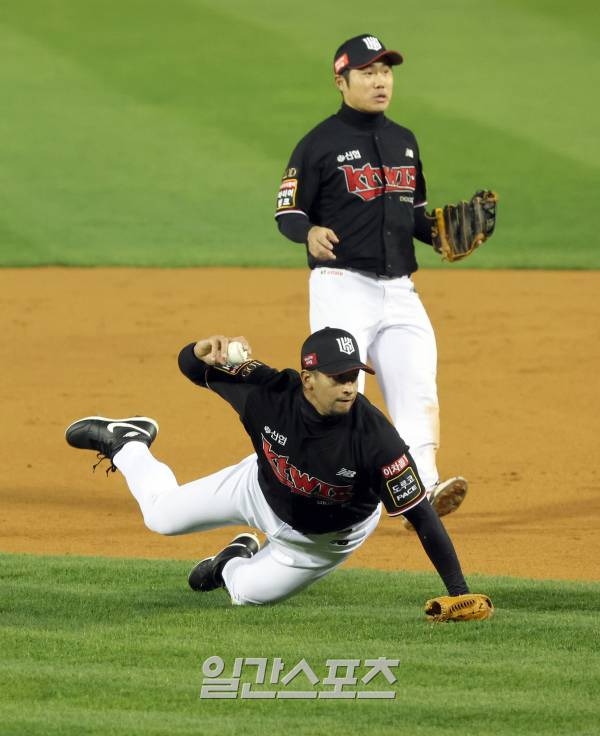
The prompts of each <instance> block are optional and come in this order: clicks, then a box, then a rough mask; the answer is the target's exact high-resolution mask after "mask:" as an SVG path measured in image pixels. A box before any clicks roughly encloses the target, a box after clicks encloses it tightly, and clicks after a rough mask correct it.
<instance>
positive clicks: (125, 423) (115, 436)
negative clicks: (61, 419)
mask: <svg viewBox="0 0 600 736" xmlns="http://www.w3.org/2000/svg"><path fill="white" fill-rule="evenodd" d="M157 434H158V424H157V422H155V421H154V419H150V418H149V417H128V418H127V419H108V418H107V417H84V418H83V419H78V420H77V421H76V422H73V424H70V425H69V426H68V427H67V429H66V431H65V437H66V440H67V442H68V443H69V444H70V445H71V447H77V448H79V449H80V450H94V451H95V452H97V453H98V457H99V458H100V462H102V460H104V459H106V458H107V459H108V460H110V463H111V464H110V467H109V469H108V470H107V471H106V472H107V473H108V472H109V471H110V470H112V471H113V472H114V471H115V470H116V468H115V466H114V465H113V464H112V459H113V457H114V456H115V455H116V454H117V452H119V450H120V449H121V448H122V447H123V445H125V444H126V443H127V442H133V441H135V442H143V443H144V444H145V445H147V446H148V447H150V445H151V444H152V443H153V442H154V440H155V439H156V435H157ZM97 465H98V463H96V465H94V469H96V467H97Z"/></svg>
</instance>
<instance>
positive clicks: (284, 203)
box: [277, 179, 298, 210]
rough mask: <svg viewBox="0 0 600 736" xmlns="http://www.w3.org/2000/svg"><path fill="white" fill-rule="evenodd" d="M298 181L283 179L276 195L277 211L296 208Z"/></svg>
mask: <svg viewBox="0 0 600 736" xmlns="http://www.w3.org/2000/svg"><path fill="white" fill-rule="evenodd" d="M297 190H298V179H284V180H283V181H282V182H281V186H280V187H279V192H278V193H277V209H278V210H284V209H290V208H292V207H295V206H296V192H297Z"/></svg>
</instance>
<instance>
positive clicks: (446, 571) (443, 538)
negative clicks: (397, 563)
mask: <svg viewBox="0 0 600 736" xmlns="http://www.w3.org/2000/svg"><path fill="white" fill-rule="evenodd" d="M404 516H405V517H406V518H407V519H408V520H409V521H410V523H411V524H412V525H413V527H414V528H415V531H416V532H417V534H418V536H419V539H420V541H421V544H422V545H423V549H424V550H425V552H426V553H427V556H428V557H429V559H430V560H431V562H432V563H433V566H434V567H435V569H436V570H437V572H438V574H439V576H440V577H441V578H442V580H443V581H444V585H445V586H446V589H447V590H448V593H449V594H450V595H460V594H461V593H468V592H469V588H468V587H467V583H466V581H465V578H464V576H463V573H462V570H461V567H460V562H459V561H458V557H457V555H456V551H455V549H454V545H453V544H452V541H451V540H450V537H449V536H448V532H447V531H446V529H445V527H444V525H443V524H442V522H441V521H440V518H439V516H438V515H437V514H436V513H435V511H434V509H433V507H432V505H431V504H430V503H429V501H428V500H427V499H426V498H425V499H423V501H421V502H420V503H418V504H417V505H416V506H413V508H412V509H410V510H409V511H407V512H406V513H405V514H404Z"/></svg>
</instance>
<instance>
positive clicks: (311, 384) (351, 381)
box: [302, 369, 358, 416]
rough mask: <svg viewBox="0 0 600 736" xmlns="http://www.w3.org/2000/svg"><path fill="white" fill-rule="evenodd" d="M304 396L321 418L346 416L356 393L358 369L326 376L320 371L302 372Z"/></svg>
mask: <svg viewBox="0 0 600 736" xmlns="http://www.w3.org/2000/svg"><path fill="white" fill-rule="evenodd" d="M302 385H303V388H304V395H305V396H306V398H307V399H308V401H310V403H311V404H312V405H313V406H314V407H315V409H316V410H317V411H318V412H319V414H321V415H323V416H333V415H336V414H347V413H348V412H349V411H350V409H352V406H353V404H354V402H355V400H356V394H357V392H358V369H355V370H351V371H348V372H347V373H341V374H340V375H338V376H328V375H327V374H325V373H321V372H320V371H302Z"/></svg>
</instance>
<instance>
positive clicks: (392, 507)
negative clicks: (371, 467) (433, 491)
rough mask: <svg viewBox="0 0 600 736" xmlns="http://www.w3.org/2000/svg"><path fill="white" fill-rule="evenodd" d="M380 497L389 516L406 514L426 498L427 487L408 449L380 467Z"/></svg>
mask: <svg viewBox="0 0 600 736" xmlns="http://www.w3.org/2000/svg"><path fill="white" fill-rule="evenodd" d="M405 447H406V445H405ZM379 497H380V498H381V500H382V501H383V505H384V506H385V510H386V511H387V512H388V516H398V515H400V514H404V513H406V512H407V511H409V510H410V509H412V508H413V507H414V506H416V505H417V504H418V503H420V502H421V501H422V500H423V499H424V498H425V487H424V486H423V482H422V481H421V478H420V477H419V473H418V471H417V466H416V464H415V461H414V460H413V459H412V457H411V454H410V452H408V448H407V449H406V450H405V451H404V452H403V453H402V454H401V455H398V456H397V457H396V458H395V459H394V460H392V461H391V462H389V463H386V464H385V465H382V466H380V467H379Z"/></svg>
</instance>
